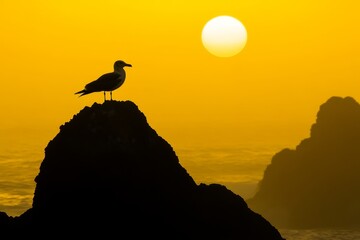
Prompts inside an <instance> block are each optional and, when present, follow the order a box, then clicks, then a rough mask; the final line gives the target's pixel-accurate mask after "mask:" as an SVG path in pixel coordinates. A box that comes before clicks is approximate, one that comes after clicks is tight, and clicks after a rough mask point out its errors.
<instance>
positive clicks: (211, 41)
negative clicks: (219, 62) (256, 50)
mask: <svg viewBox="0 0 360 240" xmlns="http://www.w3.org/2000/svg"><path fill="white" fill-rule="evenodd" d="M201 38H202V43H203V45H204V47H205V48H206V49H207V50H208V51H209V52H210V53H212V54H213V55H215V56H218V57H232V56H234V55H236V54H238V53H239V52H241V50H243V48H244V47H245V45H246V42H247V31H246V29H245V27H244V25H243V24H242V23H241V22H240V21H239V20H238V19H236V18H234V17H230V16H218V17H215V18H213V19H210V20H209V21H208V22H207V23H206V24H205V26H204V28H203V30H202V34H201Z"/></svg>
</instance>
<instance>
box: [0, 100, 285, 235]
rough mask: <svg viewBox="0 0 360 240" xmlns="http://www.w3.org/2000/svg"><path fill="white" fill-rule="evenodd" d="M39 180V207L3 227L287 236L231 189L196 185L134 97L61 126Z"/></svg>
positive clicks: (0, 218) (17, 231)
mask: <svg viewBox="0 0 360 240" xmlns="http://www.w3.org/2000/svg"><path fill="white" fill-rule="evenodd" d="M35 181H36V189H35V193H34V199H33V206H32V208H31V209H29V210H28V211H26V212H25V213H24V214H22V215H20V216H19V217H15V218H10V217H7V215H6V214H5V215H1V214H0V223H3V224H2V225H1V224H0V228H1V226H2V228H3V230H4V231H2V233H6V234H8V235H11V236H12V237H19V236H27V237H28V236H35V237H49V238H48V239H52V237H59V236H61V237H64V238H65V237H68V236H81V237H82V238H81V239H84V238H87V237H89V238H91V239H92V238H93V237H95V236H97V237H99V238H100V239H110V236H112V238H111V239H254V240H255V239H256V240H257V239H269V240H272V239H274V240H275V239H282V237H281V235H280V234H279V232H278V231H277V230H276V229H275V228H274V227H273V226H272V225H271V224H270V223H269V222H268V221H267V220H265V219H264V218H263V217H261V216H260V215H259V214H257V213H255V212H253V211H252V210H250V209H249V208H248V207H247V204H246V203H245V201H244V200H243V199H242V198H241V197H240V196H238V195H236V194H234V193H232V192H231V191H230V190H228V189H226V187H224V186H221V185H218V184H211V185H205V184H200V185H197V184H196V183H195V182H194V180H193V179H192V178H191V176H190V175H189V174H188V173H187V171H186V170H185V169H184V168H183V167H182V166H181V165H180V163H179V160H178V158H177V156H176V154H175V152H174V151H173V149H172V147H171V146H170V145H169V144H168V143H167V142H166V141H165V140H164V139H162V138H161V137H160V136H158V134H157V133H156V132H155V131H154V130H153V129H152V128H151V127H150V126H149V125H148V123H147V121H146V117H145V116H144V114H143V113H142V112H140V111H139V109H138V107H137V106H136V105H135V104H134V103H132V102H130V101H126V102H115V101H106V102H105V103H103V104H96V103H95V104H94V105H93V106H92V107H85V108H84V109H83V110H81V111H80V112H79V113H78V114H77V115H75V116H74V117H73V119H72V120H71V121H69V122H67V123H65V124H64V125H63V126H61V127H60V132H59V133H58V134H57V136H56V137H55V138H54V139H53V140H52V141H50V142H49V144H48V146H47V147H46V149H45V159H44V160H43V162H42V164H41V167H40V172H39V174H38V175H37V177H36V179H35ZM4 226H5V227H4ZM0 234H1V233H0Z"/></svg>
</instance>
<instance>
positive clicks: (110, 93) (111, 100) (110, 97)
mask: <svg viewBox="0 0 360 240" xmlns="http://www.w3.org/2000/svg"><path fill="white" fill-rule="evenodd" d="M110 101H112V91H110Z"/></svg>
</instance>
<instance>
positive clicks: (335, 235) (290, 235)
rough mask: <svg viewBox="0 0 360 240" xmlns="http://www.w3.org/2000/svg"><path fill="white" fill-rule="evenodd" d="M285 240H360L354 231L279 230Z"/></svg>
mask: <svg viewBox="0 0 360 240" xmlns="http://www.w3.org/2000/svg"><path fill="white" fill-rule="evenodd" d="M280 233H281V236H283V237H284V238H285V239H286V240H360V230H356V229H305V230H304V229H301V230H296V229H291V230H289V229H287V230H285V229H280Z"/></svg>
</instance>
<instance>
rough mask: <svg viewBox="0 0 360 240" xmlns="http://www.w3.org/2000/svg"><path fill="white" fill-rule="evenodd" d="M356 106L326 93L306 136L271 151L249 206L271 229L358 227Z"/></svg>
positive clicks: (359, 122)
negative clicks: (272, 154) (269, 160)
mask: <svg viewBox="0 0 360 240" xmlns="http://www.w3.org/2000/svg"><path fill="white" fill-rule="evenodd" d="M359 172H360V105H359V104H358V103H357V102H356V101H355V100H354V99H353V98H351V97H345V98H341V97H332V98H330V99H329V100H328V101H327V102H326V103H324V104H323V105H321V106H320V110H319V112H318V114H317V120H316V123H315V124H313V125H312V127H311V135H310V137H309V138H307V139H304V140H303V141H302V142H301V143H300V144H299V145H298V146H297V147H296V149H295V150H291V149H284V150H282V151H280V152H279V153H277V154H276V155H275V156H274V157H273V159H272V162H271V164H270V165H269V166H268V167H267V168H266V170H265V173H264V177H263V179H262V180H261V182H260V183H259V189H258V192H257V193H256V195H255V196H254V198H252V199H249V200H247V203H248V204H249V206H250V207H251V208H252V209H254V210H255V211H256V212H259V213H260V214H262V215H263V216H264V217H265V218H266V219H268V220H269V221H270V222H271V223H273V224H274V225H275V226H277V227H291V228H314V227H357V226H360V205H359V203H360V175H359Z"/></svg>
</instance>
